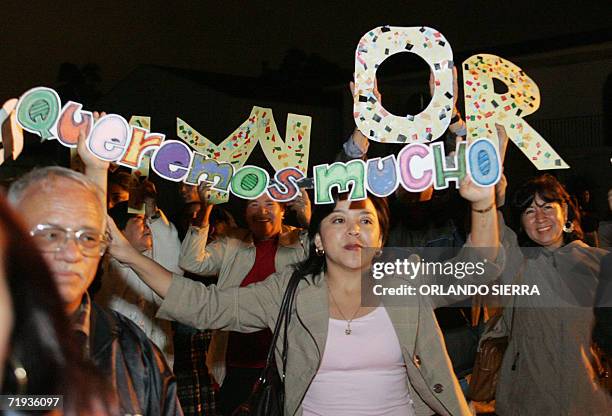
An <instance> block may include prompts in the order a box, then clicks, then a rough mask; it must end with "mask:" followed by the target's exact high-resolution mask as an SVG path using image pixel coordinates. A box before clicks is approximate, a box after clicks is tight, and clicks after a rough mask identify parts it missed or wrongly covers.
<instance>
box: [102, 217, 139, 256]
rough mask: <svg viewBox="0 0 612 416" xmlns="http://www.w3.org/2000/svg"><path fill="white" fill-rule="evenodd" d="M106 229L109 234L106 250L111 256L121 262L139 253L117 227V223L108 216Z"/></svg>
mask: <svg viewBox="0 0 612 416" xmlns="http://www.w3.org/2000/svg"><path fill="white" fill-rule="evenodd" d="M106 221H107V225H106V227H107V230H108V233H109V234H110V241H109V244H108V252H109V253H110V255H111V256H113V257H114V258H115V259H117V260H118V261H120V262H122V263H127V262H129V261H130V259H132V258H133V257H134V256H137V255H139V254H140V253H139V252H138V250H136V249H135V248H134V247H133V246H132V245H131V244H130V242H129V241H128V240H127V239H126V238H125V236H124V235H123V233H122V232H121V231H120V230H119V228H117V224H115V221H113V219H112V218H111V217H110V216H108V215H107V216H106Z"/></svg>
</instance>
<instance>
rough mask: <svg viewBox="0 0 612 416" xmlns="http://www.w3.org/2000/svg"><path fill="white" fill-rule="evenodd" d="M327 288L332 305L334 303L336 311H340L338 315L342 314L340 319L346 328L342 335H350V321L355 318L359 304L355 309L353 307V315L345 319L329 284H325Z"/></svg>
mask: <svg viewBox="0 0 612 416" xmlns="http://www.w3.org/2000/svg"><path fill="white" fill-rule="evenodd" d="M327 289H328V290H329V294H330V296H331V299H332V302H334V305H336V309H338V312H340V316H342V319H344V320H345V321H346V329H345V330H344V335H351V333H352V332H353V331H352V330H351V322H353V319H355V315H357V312H359V309H361V305H360V306H358V307H357V309H355V312H354V313H353V316H351V319H346V316H344V313H342V309H340V306H339V305H338V302H336V298H335V297H334V294H333V292H332V290H331V288H330V287H329V285H327Z"/></svg>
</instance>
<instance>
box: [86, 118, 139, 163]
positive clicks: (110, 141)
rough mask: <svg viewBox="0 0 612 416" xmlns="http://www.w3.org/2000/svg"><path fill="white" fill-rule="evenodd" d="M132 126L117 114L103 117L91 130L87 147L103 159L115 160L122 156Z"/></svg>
mask: <svg viewBox="0 0 612 416" xmlns="http://www.w3.org/2000/svg"><path fill="white" fill-rule="evenodd" d="M129 134H130V126H129V125H128V123H127V121H126V120H125V119H124V118H123V117H121V116H120V115H117V114H108V115H106V116H104V117H101V118H100V119H99V120H98V121H97V123H96V124H95V125H94V127H93V129H92V130H91V134H90V135H89V138H88V139H87V148H88V149H89V151H90V152H91V153H93V154H94V155H96V156H97V157H98V158H100V159H102V160H106V161H109V162H115V161H117V160H119V158H121V155H122V154H123V152H125V146H126V145H127V143H128V140H129Z"/></svg>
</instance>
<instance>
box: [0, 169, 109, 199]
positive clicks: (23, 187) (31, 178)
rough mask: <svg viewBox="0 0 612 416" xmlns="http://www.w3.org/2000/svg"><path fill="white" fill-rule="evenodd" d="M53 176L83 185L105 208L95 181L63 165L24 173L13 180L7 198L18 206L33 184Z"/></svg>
mask: <svg viewBox="0 0 612 416" xmlns="http://www.w3.org/2000/svg"><path fill="white" fill-rule="evenodd" d="M52 178H64V179H67V180H70V181H73V182H76V183H77V184H79V185H81V186H82V187H83V188H85V189H86V190H87V191H89V192H91V193H92V195H94V196H95V198H96V199H97V200H98V201H99V202H100V203H102V207H103V208H104V206H105V203H104V201H102V196H101V195H102V191H101V189H100V188H99V187H98V185H96V184H95V183H94V182H92V181H91V180H90V179H89V178H88V177H87V176H85V175H83V174H82V173H80V172H77V171H74V170H71V169H67V168H64V167H61V166H46V167H43V168H35V169H33V170H31V171H30V172H28V173H26V174H25V175H23V176H22V177H21V178H19V179H17V180H16V181H15V182H13V183H12V184H11V186H10V188H9V190H8V193H7V199H8V202H9V204H11V205H12V206H13V207H15V206H17V205H18V204H19V203H20V202H21V199H22V198H23V196H24V194H25V193H26V191H27V190H28V188H30V187H31V186H33V185H40V184H41V183H42V182H44V181H48V180H50V179H52Z"/></svg>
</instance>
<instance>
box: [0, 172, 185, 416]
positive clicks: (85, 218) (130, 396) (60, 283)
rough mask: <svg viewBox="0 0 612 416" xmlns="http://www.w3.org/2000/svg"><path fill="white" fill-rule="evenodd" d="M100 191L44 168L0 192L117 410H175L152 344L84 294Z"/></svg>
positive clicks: (100, 237) (98, 240)
mask: <svg viewBox="0 0 612 416" xmlns="http://www.w3.org/2000/svg"><path fill="white" fill-rule="evenodd" d="M103 194H104V193H103V190H100V189H99V188H98V187H97V186H96V185H95V184H94V183H93V182H91V181H90V180H89V179H88V178H87V177H85V176H84V175H82V174H80V173H78V172H75V171H72V170H69V169H65V168H62V167H46V168H42V169H35V170H33V171H32V172H30V173H28V174H26V175H25V176H23V177H22V178H20V179H19V180H17V181H16V182H15V183H13V184H12V186H11V188H10V189H9V193H8V199H9V202H10V203H11V204H12V205H13V206H14V207H15V208H16V210H17V212H19V213H20V214H21V216H22V219H23V220H24V222H25V224H26V226H27V227H28V228H29V229H30V234H31V235H32V237H33V238H34V241H35V242H36V244H37V246H38V247H39V249H40V251H41V252H42V254H43V256H44V258H45V260H46V261H47V263H48V265H49V267H50V269H51V272H52V275H53V278H54V279H55V282H56V284H57V287H58V291H59V294H60V296H61V298H62V300H63V301H64V304H65V311H66V313H67V314H68V315H69V316H70V317H71V318H72V322H73V327H74V329H75V331H76V332H77V335H78V336H77V338H78V339H80V340H81V341H82V350H83V354H85V356H86V357H88V358H89V359H91V360H92V361H93V363H94V364H96V366H97V367H98V368H100V370H101V371H102V372H103V373H105V374H106V375H107V376H108V377H109V382H110V383H112V385H113V386H115V388H116V393H117V396H118V400H119V404H120V406H121V410H122V413H124V414H142V415H181V414H182V411H181V407H180V405H179V403H178V399H177V396H176V382H175V380H174V376H173V374H172V372H171V370H170V368H169V367H168V365H167V364H166V361H165V360H164V357H163V355H162V354H161V352H160V351H159V349H158V348H157V347H156V346H155V345H154V344H153V343H152V342H151V341H150V340H149V339H147V337H146V335H145V334H144V333H143V332H142V331H141V330H140V329H139V328H138V327H137V326H136V325H135V324H134V323H132V322H131V321H130V320H129V319H127V318H126V317H124V316H123V315H121V314H119V313H116V312H113V311H110V310H106V309H104V308H101V307H99V306H98V305H96V304H95V303H94V302H92V301H91V300H90V298H89V295H88V293H87V289H88V288H89V285H90V284H91V283H92V281H93V279H94V277H95V275H96V271H97V268H98V264H99V262H100V258H101V256H102V255H103V254H104V252H105V250H106V246H107V244H108V241H107V238H106V236H105V232H106V213H105V209H104V202H103V198H102V195H103Z"/></svg>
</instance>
